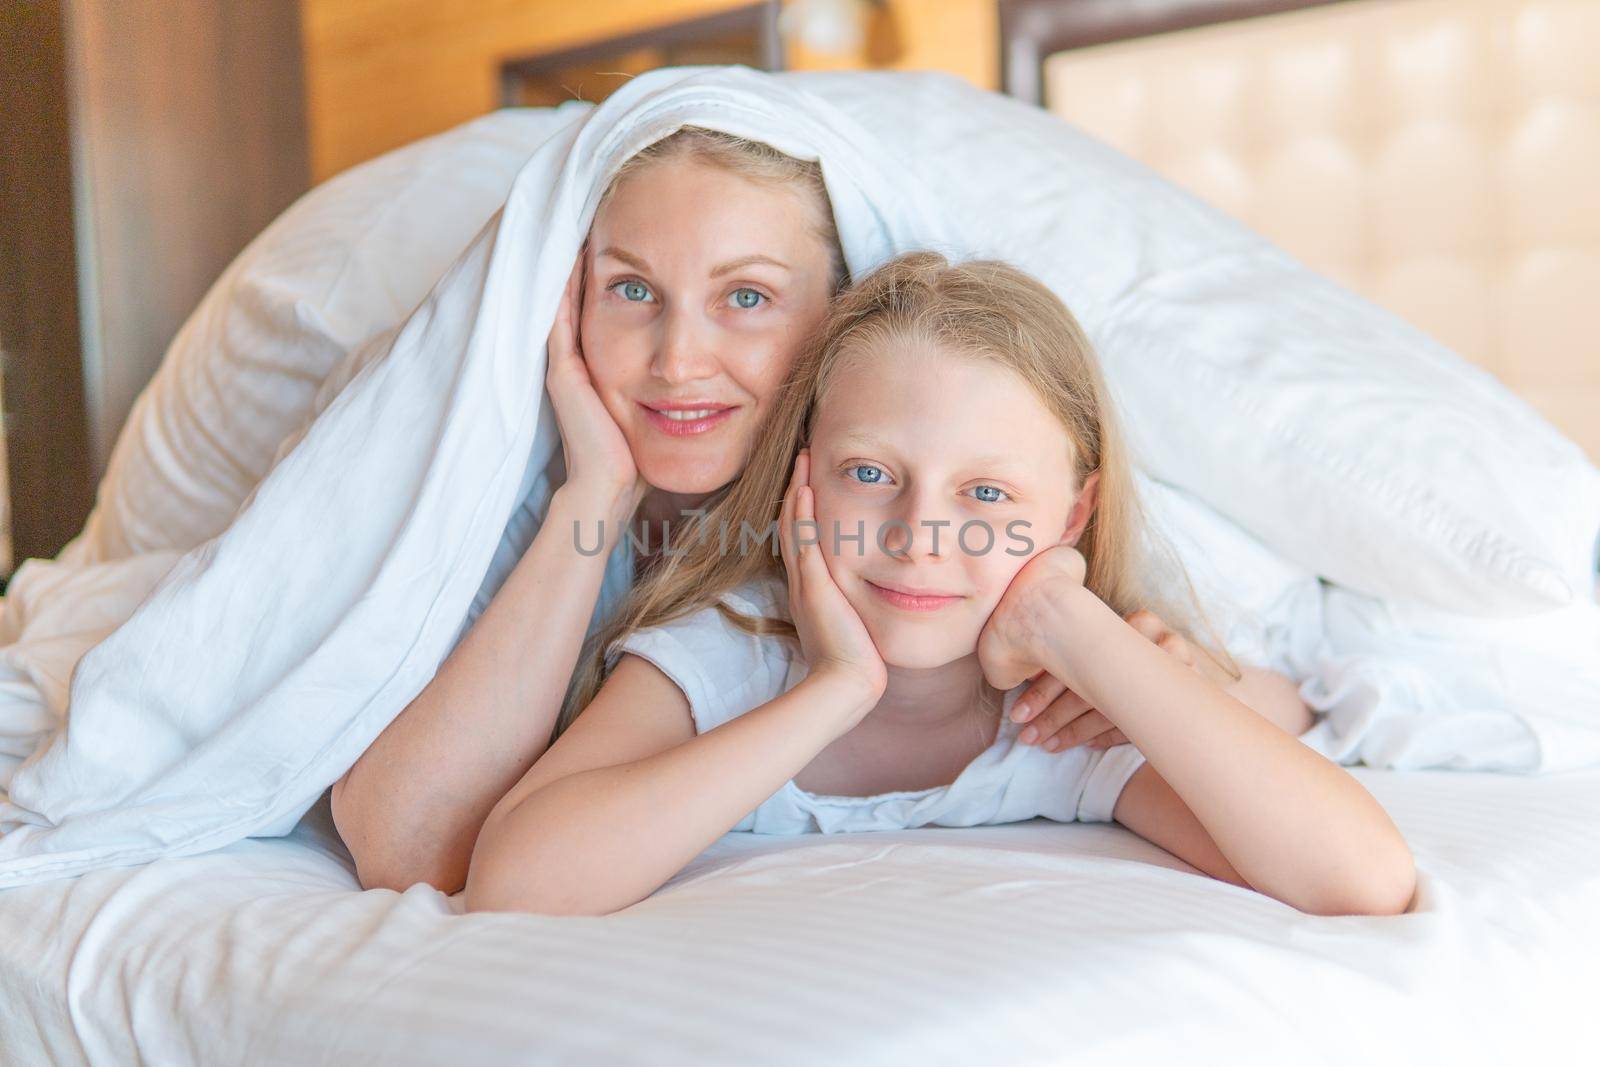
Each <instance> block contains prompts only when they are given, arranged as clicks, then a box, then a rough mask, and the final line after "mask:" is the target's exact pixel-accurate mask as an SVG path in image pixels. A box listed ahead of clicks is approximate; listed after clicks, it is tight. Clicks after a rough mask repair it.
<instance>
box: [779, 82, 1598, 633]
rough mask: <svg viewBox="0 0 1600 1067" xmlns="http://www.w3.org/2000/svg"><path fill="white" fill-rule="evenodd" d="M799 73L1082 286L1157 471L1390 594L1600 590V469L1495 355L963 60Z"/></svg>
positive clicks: (1016, 242)
mask: <svg viewBox="0 0 1600 1067" xmlns="http://www.w3.org/2000/svg"><path fill="white" fill-rule="evenodd" d="M788 77H793V78H797V79H802V80H803V81H802V84H804V85H805V87H806V88H808V89H810V90H811V91H813V92H815V93H817V94H818V95H820V96H824V97H826V98H827V99H828V100H829V101H830V102H832V103H833V104H834V105H835V106H837V107H839V108H841V109H843V110H844V111H846V112H848V113H849V114H850V115H851V116H852V117H853V118H854V119H856V120H857V121H858V122H860V123H861V124H862V125H864V126H866V127H867V128H868V129H869V130H872V131H873V132H874V133H875V134H876V135H877V136H879V137H880V138H881V139H882V140H883V141H884V142H885V144H886V145H887V146H888V147H889V149H890V151H891V152H892V153H893V154H894V155H895V157H896V158H900V159H908V160H928V159H944V160H946V161H947V163H946V165H944V166H942V167H937V168H935V169H934V170H933V172H931V173H923V174H921V175H920V177H922V179H923V180H924V182H925V183H926V184H928V185H931V186H932V188H933V190H934V192H935V194H936V195H937V196H939V197H941V198H942V199H943V201H944V203H945V204H946V206H947V207H948V210H949V213H950V217H951V218H952V219H953V220H955V221H957V222H958V223H962V224H965V225H966V226H967V228H968V230H969V233H968V234H967V238H966V240H967V243H968V244H969V245H970V247H971V250H972V251H975V252H980V253H982V254H986V255H993V256H997V257H1000V258H1004V259H1008V260H1010V261H1012V262H1014V263H1016V264H1017V265H1018V266H1021V267H1023V268H1024V269H1026V270H1029V271H1030V272H1032V273H1034V274H1035V275H1037V276H1039V277H1040V278H1041V279H1043V280H1044V281H1045V282H1047V283H1048V284H1049V285H1050V286H1051V287H1052V288H1053V289H1055V290H1056V292H1057V293H1059V294H1061V295H1062V296H1063V297H1064V298H1065V299H1066V300H1067V302H1068V304H1069V306H1071V308H1072V310H1073V311H1074V312H1075V313H1076V314H1077V315H1078V317H1079V319H1080V320H1081V321H1082V323H1083V325H1084V327H1085V328H1086V329H1087V330H1088V331H1089V333H1090V334H1091V336H1092V338H1093V340H1094V341H1095V343H1096V345H1097V346H1098V348H1099V351H1100V354H1101V357H1102V359H1103V360H1104V363H1105V367H1106V372H1107V376H1108V378H1109V379H1110V382H1111V387H1112V389H1113V391H1114V392H1115V393H1116V394H1117V396H1118V398H1119V399H1120V400H1121V402H1122V407H1123V409H1124V411H1125V412H1126V413H1127V415H1128V423H1129V425H1130V428H1131V429H1130V432H1131V435H1132V437H1133V438H1134V443H1135V447H1136V450H1137V452H1138V456H1139V460H1140V462H1141V464H1142V465H1144V466H1145V467H1146V468H1147V469H1148V470H1149V472H1150V473H1151V474H1152V475H1154V476H1155V477H1156V478H1159V479H1161V480H1162V481H1165V482H1169V483H1171V484H1173V485H1176V486H1179V487H1181V488H1183V489H1186V490H1188V491H1190V492H1192V493H1194V494H1195V495H1196V496H1198V497H1200V498H1201V499H1203V500H1205V501H1206V502H1207V503H1208V504H1210V505H1212V506H1213V507H1215V508H1216V509H1217V510H1219V511H1221V512H1222V513H1223V514H1224V515H1226V516H1228V517H1229V518H1231V519H1233V520H1234V521H1235V522H1237V523H1238V524H1239V525H1240V526H1243V527H1245V528H1246V529H1248V530H1250V531H1251V532H1252V533H1254V534H1255V535H1256V536H1257V537H1259V538H1260V539H1261V540H1262V541H1264V542H1265V543H1266V544H1267V545H1269V546H1270V547H1271V548H1273V549H1275V550H1277V551H1278V552H1279V553H1281V554H1282V555H1283V556H1284V557H1286V558H1287V559H1289V560H1292V561H1294V562H1295V563H1298V564H1300V565H1302V566H1304V567H1306V568H1308V569H1310V570H1313V571H1315V572H1317V573H1319V574H1321V575H1323V576H1325V577H1327V578H1330V579H1333V580H1334V581H1337V582H1340V583H1342V584H1344V585H1346V586H1349V587H1350V588H1352V589H1355V590H1358V591H1360V592H1363V593H1367V594H1371V595H1373V596H1377V597H1381V598H1385V599H1393V600H1395V601H1411V602H1416V603H1420V604H1426V605H1431V606H1433V607H1437V608H1442V609H1446V610H1453V611H1459V612H1463V613H1468V614H1476V615H1498V614H1526V613H1531V612H1536V611H1542V610H1547V609H1551V608H1556V607H1560V606H1563V605H1566V604H1568V603H1573V602H1579V601H1587V600H1589V599H1590V598H1591V597H1592V596H1593V586H1594V568H1595V551H1596V539H1597V535H1600V471H1597V470H1596V468H1595V467H1594V465H1593V464H1592V463H1590V462H1589V460H1588V459H1587V458H1586V457H1585V455H1584V454H1583V452H1582V450H1580V449H1579V448H1578V447H1577V445H1575V444H1573V443H1572V442H1571V441H1569V440H1567V439H1566V438H1564V437H1563V436H1561V434H1560V433H1559V432H1558V431H1556V430H1555V429H1554V428H1553V427H1552V426H1550V425H1549V424H1548V423H1547V422H1545V421H1544V419H1542V418H1541V417H1540V416H1539V415H1538V414H1537V413H1535V412H1534V411H1533V409H1531V408H1530V407H1529V406H1528V405H1527V404H1525V403H1524V402H1522V401H1521V400H1520V399H1518V398H1517V397H1516V396H1514V395H1513V394H1512V393H1511V392H1510V390H1508V389H1506V388H1504V387H1503V386H1501V385H1500V384H1499V383H1498V382H1497V381H1496V380H1495V379H1494V378H1493V377H1491V376H1490V375H1489V374H1488V373H1486V372H1485V371H1483V370H1480V369H1479V368H1477V367H1475V366H1473V365H1471V364H1469V363H1468V362H1466V361H1465V360H1463V359H1461V358H1460V357H1458V356H1456V355H1454V354H1453V353H1451V352H1450V351H1448V350H1447V349H1445V348H1444V347H1443V346H1442V345H1440V344H1439V343H1437V342H1435V341H1433V340H1432V339H1430V338H1428V337H1426V336H1425V335H1423V334H1422V333H1421V332H1420V331H1418V330H1416V329H1414V328H1413V327H1411V326H1409V325H1407V324H1406V323H1405V322H1403V321H1401V320H1400V319H1399V318H1397V317H1395V316H1394V315H1391V314H1389V313H1388V312H1386V311H1384V310H1382V309H1380V308H1379V307H1377V306H1376V305H1374V304H1371V303H1369V302H1367V301H1366V300H1363V299H1362V298H1360V297H1358V296H1355V295H1354V294H1352V293H1350V292H1349V291H1347V290H1345V289H1343V288H1341V287H1339V286H1338V285H1336V284H1334V283H1333V282H1331V281H1328V280H1327V279H1325V278H1322V277H1321V276H1319V275H1317V274H1315V273H1313V272H1312V271H1311V270H1309V269H1308V268H1306V267H1304V266H1302V265H1301V264H1299V263H1298V262H1296V261H1294V260H1293V259H1291V258H1290V257H1289V256H1288V255H1287V254H1285V253H1284V252H1282V251H1280V250H1279V249H1277V248H1276V247H1274V246H1272V245H1271V244H1269V243H1268V242H1267V241H1266V240H1265V239H1264V238H1262V237H1260V236H1258V235H1256V234H1255V233H1253V232H1251V231H1250V230H1248V229H1246V228H1245V227H1244V226H1243V225H1241V224H1239V223H1237V222H1234V221H1233V220H1232V219H1230V218H1228V217H1227V216H1225V215H1223V214H1222V213H1221V212H1219V211H1217V210H1215V209H1213V208H1211V207H1209V206H1207V205H1205V204H1204V203H1202V202H1200V201H1199V200H1198V199H1196V198H1194V197H1193V196H1190V195H1189V194H1188V193H1186V192H1184V191H1183V190H1181V189H1179V188H1178V187H1177V186H1175V185H1173V184H1171V183H1170V182H1167V181H1166V180H1165V179H1163V178H1161V177H1160V176H1159V175H1157V174H1156V173H1154V172H1153V171H1151V170H1149V169H1148V168H1147V167H1145V166H1143V165H1142V164H1140V163H1138V162H1137V161H1135V160H1133V159H1131V158H1129V157H1127V156H1124V155H1122V154H1120V153H1118V152H1117V151H1115V150H1114V149H1112V148H1110V147H1108V146H1106V145H1103V144H1101V143H1099V142H1097V141H1095V140H1093V139H1092V138H1090V137H1088V136H1087V135H1085V134H1083V133H1081V132H1079V131H1078V130H1076V129H1075V128H1073V127H1071V126H1069V125H1068V124H1067V123H1065V122H1063V121H1062V120H1060V119H1058V118H1056V117H1054V116H1052V115H1049V114H1048V113H1046V112H1043V111H1040V110H1039V109H1037V108H1033V107H1028V106H1025V105H1023V104H1020V103H1018V102H1016V101H1013V100H1009V99H1006V98H1004V97H1001V96H997V95H994V94H990V93H982V92H979V91H977V90H975V89H972V88H971V87H970V86H968V85H966V84H965V83H963V82H961V81H959V80H957V79H954V78H950V77H946V76H944V75H919V76H917V81H916V82H915V83H914V88H913V82H912V80H911V79H910V78H908V77H907V76H904V75H894V74H879V75H861V74H794V75H788ZM887 79H896V80H897V82H898V83H899V84H897V85H896V86H895V89H896V91H894V92H883V93H875V92H873V91H871V89H870V86H871V84H872V82H873V81H874V80H878V81H884V80H887ZM1574 343H1582V342H1581V341H1578V340H1575V341H1574ZM1197 409H1198V410H1199V411H1200V413H1201V416H1202V417H1201V418H1195V411H1196V410H1197Z"/></svg>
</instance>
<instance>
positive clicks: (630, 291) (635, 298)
mask: <svg viewBox="0 0 1600 1067" xmlns="http://www.w3.org/2000/svg"><path fill="white" fill-rule="evenodd" d="M616 288H617V289H619V290H620V291H621V293H622V299H624V300H626V301H628V302H629V303H632V304H642V303H643V302H644V301H646V300H648V299H649V298H650V288H649V286H647V285H645V284H644V282H618V283H617V286H616Z"/></svg>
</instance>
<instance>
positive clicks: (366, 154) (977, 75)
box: [301, 0, 999, 180]
mask: <svg viewBox="0 0 1600 1067" xmlns="http://www.w3.org/2000/svg"><path fill="white" fill-rule="evenodd" d="M745 2H747V0H608V2H606V3H597V4H575V3H571V2H569V0H476V2H474V3H470V4H459V5H458V4H441V3H437V2H435V0H301V3H302V9H301V11H302V13H301V23H302V32H303V34H304V37H305V67H306V94H307V107H308V111H309V124H310V137H311V169H312V173H313V175H314V176H315V177H316V178H317V179H318V180H321V179H323V178H326V177H328V176H330V175H332V174H336V173H338V172H339V171H341V170H344V169H345V168H347V167H350V166H353V165H354V164H356V163H359V162H361V161H362V160H364V159H370V158H371V157H373V156H375V155H378V154H380V153H382V152H385V151H387V150H389V149H391V148H396V147H398V146H400V145H402V144H406V143H408V142H410V141H414V140H416V139H417V138H419V137H425V136H427V135H428V134H431V133H437V132H439V131H441V130H445V129H449V128H450V127H451V126H455V125H457V124H459V123H462V122H465V121H467V120H468V119H471V118H474V117H475V116H478V115H482V114H484V113H486V112H488V111H492V110H493V109H494V108H495V107H496V106H498V104H499V93H500V83H499V69H500V64H501V63H502V62H503V61H505V60H506V59H510V58H515V57H519V56H527V55H530V54H534V53H538V52H544V51H554V50H558V49H564V48H572V47H575V46H578V45H583V44H588V43H592V42H594V41H597V40H603V39H605V38H607V37H614V36H620V35H622V34H626V33H632V32H636V31H638V30H641V29H645V28H648V27H650V26H659V25H662V24H665V23H669V22H676V21H679V20H682V19H687V18H694V17H697V16H701V15H706V14H711V13H714V12H717V11H722V10H726V9H728V8H732V7H738V6H741V5H742V4H743V3H745ZM889 9H890V11H891V13H892V15H893V21H894V25H895V27H896V29H897V32H898V35H899V39H900V43H901V45H902V53H901V55H900V57H899V58H898V59H897V60H895V61H894V62H893V63H891V64H889V66H891V67H894V68H898V69H908V70H909V69H936V70H946V71H950V72H952V73H955V74H959V75H961V76H963V77H966V78H968V79H970V80H971V81H973V82H974V83H975V84H978V85H981V86H983V87H985V88H994V87H996V86H997V85H998V81H999V72H998V68H999V58H998V57H999V43H998V42H999V29H998V19H997V16H996V15H995V7H994V0H889ZM866 51H867V50H866V49H863V51H862V54H860V55H852V56H843V57H833V56H819V55H811V54H805V53H803V52H796V53H794V54H791V55H790V56H789V57H788V60H787V64H786V65H787V66H789V67H792V68H795V69H801V70H806V69H858V68H861V67H864V66H868V65H875V64H873V61H872V59H871V57H869V56H868V55H867V54H866Z"/></svg>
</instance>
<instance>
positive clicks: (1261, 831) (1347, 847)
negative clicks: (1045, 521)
mask: <svg viewBox="0 0 1600 1067" xmlns="http://www.w3.org/2000/svg"><path fill="white" fill-rule="evenodd" d="M1049 603H1050V604H1051V606H1052V607H1053V613H1052V614H1051V615H1050V616H1049V618H1048V622H1047V623H1046V625H1044V626H1043V627H1042V630H1043V633H1042V634H1041V638H1040V644H1039V646H1038V654H1039V655H1040V657H1041V659H1042V660H1043V663H1042V665H1043V666H1044V667H1045V668H1046V669H1048V670H1050V671H1051V673H1053V674H1056V675H1057V677H1060V678H1063V679H1067V680H1069V681H1068V684H1069V685H1070V686H1071V687H1072V689H1073V690H1074V691H1076V692H1078V693H1081V694H1083V695H1084V696H1085V697H1086V698H1087V699H1089V700H1090V701H1091V702H1092V703H1093V704H1094V706H1095V707H1097V708H1099V709H1100V710H1101V711H1102V712H1103V713H1104V714H1105V715H1106V716H1107V718H1109V719H1110V720H1111V721H1112V722H1113V723H1115V724H1116V726H1117V727H1118V728H1119V729H1121V730H1122V731H1123V733H1125V734H1126V735H1127V737H1128V739H1129V740H1130V741H1131V742H1132V743H1133V744H1134V745H1135V746H1137V747H1138V749H1139V751H1140V752H1142V753H1143V754H1144V755H1145V758H1146V759H1147V760H1148V762H1149V764H1150V765H1151V768H1153V769H1152V770H1150V771H1148V772H1146V771H1145V770H1144V769H1141V771H1140V772H1137V773H1135V775H1134V777H1133V779H1131V780H1130V782H1129V787H1128V788H1127V789H1126V790H1125V791H1124V794H1123V796H1122V797H1121V798H1120V799H1119V801H1118V804H1117V807H1116V809H1115V812H1114V814H1115V817H1116V818H1117V820H1118V821H1119V822H1122V823H1123V824H1124V825H1126V826H1128V827H1129V828H1130V829H1133V830H1134V831H1135V832H1138V833H1140V834H1142V835H1144V836H1147V837H1149V839H1150V840H1152V841H1154V843H1156V844H1158V845H1161V846H1162V847H1164V848H1167V849H1168V850H1169V851H1172V852H1173V853H1174V854H1175V855H1177V856H1178V857H1179V858H1181V859H1183V860H1185V861H1187V862H1190V863H1192V864H1194V865H1195V866H1197V867H1200V868H1201V869H1202V870H1206V871H1208V872H1209V873H1212V874H1215V875H1216V876H1217V877H1222V878H1226V879H1228V880H1229V881H1238V882H1242V883H1243V884H1247V885H1250V886H1252V887H1253V888H1255V889H1258V890H1260V891H1261V892H1263V893H1267V894H1269V895H1271V896H1274V897H1276V898H1278V899H1279V900H1282V901H1284V902H1285V903H1287V904H1290V905H1292V906H1294V907H1296V908H1299V909H1300V910H1302V911H1307V912H1312V913H1315V914H1322V915H1344V914H1395V913H1398V912H1401V911H1403V910H1405V908H1406V907H1407V905H1408V904H1409V903H1410V900H1411V896H1412V892H1413V891H1414V889H1415V884H1416V873H1415V868H1414V866H1413V863H1412V858H1411V851H1410V849H1409V848H1408V847H1407V845H1406V842H1405V839H1404V838H1402V837H1401V836H1400V832H1399V831H1398V830H1397V829H1396V828H1395V825H1394V823H1393V822H1392V821H1391V820H1390V818H1389V816H1388V814H1387V813H1386V812H1385V811H1384V810H1383V808H1382V807H1381V806H1380V805H1379V804H1378V802H1377V801H1376V800H1375V799H1373V797H1372V795H1371V794H1370V793H1368V792H1367V791H1366V790H1365V789H1363V788H1362V787H1361V784H1360V783H1359V782H1357V781H1356V780H1355V778H1353V777H1352V776H1351V775H1349V774H1348V773H1346V772H1345V771H1344V770H1343V769H1342V768H1340V767H1338V766H1337V765H1336V764H1334V763H1332V762H1330V761H1329V760H1327V759H1326V758H1324V757H1323V756H1321V755H1320V754H1318V753H1317V752H1315V751H1313V750H1312V749H1310V748H1308V747H1306V746H1305V745H1303V744H1301V743H1300V742H1299V741H1298V740H1296V739H1295V738H1294V737H1291V736H1290V735H1289V734H1287V733H1285V732H1284V731H1283V730H1281V729H1279V728H1278V727H1277V726H1275V725H1273V724H1272V723H1271V722H1269V721H1267V720H1266V719H1264V718H1262V717H1261V716H1260V715H1258V714H1256V713H1255V712H1253V711H1251V710H1250V709H1249V708H1248V707H1246V706H1245V705H1244V704H1242V703H1241V702H1240V701H1238V700H1237V699H1235V698H1234V697H1232V696H1230V695H1228V694H1227V693H1225V692H1223V691H1222V690H1221V689H1219V688H1217V686H1216V685H1214V684H1213V683H1211V682H1210V681H1209V680H1207V679H1206V678H1204V677H1202V676H1201V675H1199V674H1197V673H1196V672H1195V671H1193V670H1191V669H1190V668H1188V667H1187V666H1185V665H1184V664H1183V663H1182V662H1180V661H1178V660H1177V659H1175V658H1174V657H1172V656H1169V655H1167V654H1166V653H1164V652H1163V651H1162V650H1161V649H1159V648H1157V647H1156V646H1155V645H1153V644H1151V643H1150V642H1149V641H1147V640H1146V639H1145V638H1144V637H1142V636H1141V635H1140V634H1139V633H1138V632H1136V631H1135V630H1134V629H1133V628H1132V627H1131V626H1129V625H1127V624H1126V623H1125V622H1123V620H1122V619H1120V618H1118V617H1117V615H1116V613H1115V612H1113V611H1112V610H1111V609H1110V608H1109V607H1107V606H1106V604H1105V603H1104V602H1103V601H1101V600H1100V599H1099V598H1098V597H1096V596H1095V595H1094V594H1093V593H1092V592H1090V591H1089V590H1087V589H1085V588H1084V587H1083V586H1082V585H1081V584H1077V585H1071V584H1069V583H1056V585H1055V586H1054V587H1053V588H1052V596H1051V597H1050V598H1049ZM1058 672H1059V673H1058ZM1141 775H1143V778H1142V780H1141ZM1200 831H1203V833H1201V832H1200ZM1219 860H1220V861H1222V862H1219ZM1230 874H1231V875H1232V877H1230Z"/></svg>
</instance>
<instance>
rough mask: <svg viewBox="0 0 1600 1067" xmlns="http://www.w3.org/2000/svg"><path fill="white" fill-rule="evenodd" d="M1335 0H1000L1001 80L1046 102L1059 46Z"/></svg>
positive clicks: (1015, 92) (1010, 90) (1011, 90)
mask: <svg viewBox="0 0 1600 1067" xmlns="http://www.w3.org/2000/svg"><path fill="white" fill-rule="evenodd" d="M1337 2H1339V0H1071V2H1063V0H1000V85H1001V88H1003V89H1004V90H1005V91H1006V93H1007V94H1009V95H1011V96H1015V97H1017V98H1018V99H1021V100H1026V101H1028V103H1030V104H1043V103H1044V63H1045V60H1046V59H1049V58H1050V57H1051V56H1053V55H1055V54H1056V53H1057V52H1066V51H1068V50H1070V49H1073V48H1087V47H1088V46H1090V45H1096V44H1109V43H1110V42H1112V41H1126V40H1131V39H1133V38H1135V37H1149V36H1151V35H1152V34H1157V33H1170V32H1172V31H1174V30H1187V29H1193V28H1194V27H1196V26H1211V25H1214V24H1217V23H1222V22H1237V21H1238V20H1240V19H1247V18H1255V17H1257V16H1259V15H1273V14H1278V13H1281V12H1284V11H1297V10H1299V9H1301V8H1307V7H1320V6H1322V5H1323V4H1329V3H1337Z"/></svg>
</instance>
